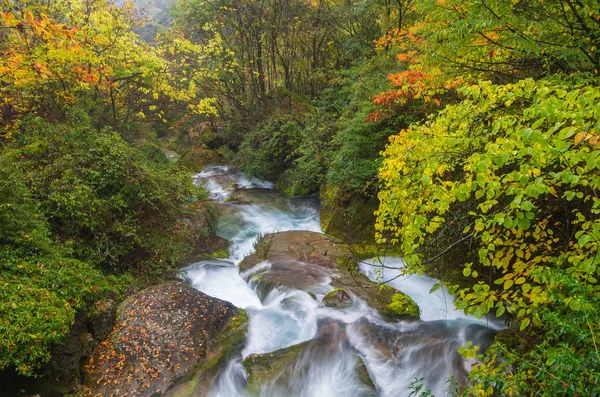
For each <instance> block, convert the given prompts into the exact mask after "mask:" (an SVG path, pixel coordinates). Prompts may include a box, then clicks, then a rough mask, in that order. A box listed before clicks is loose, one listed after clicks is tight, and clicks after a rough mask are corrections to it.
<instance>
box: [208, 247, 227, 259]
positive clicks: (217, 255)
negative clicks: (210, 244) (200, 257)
mask: <svg viewBox="0 0 600 397" xmlns="http://www.w3.org/2000/svg"><path fill="white" fill-rule="evenodd" d="M210 257H211V258H213V259H225V258H229V250H228V249H227V248H223V249H220V250H218V251H215V252H212V253H211V254H210Z"/></svg>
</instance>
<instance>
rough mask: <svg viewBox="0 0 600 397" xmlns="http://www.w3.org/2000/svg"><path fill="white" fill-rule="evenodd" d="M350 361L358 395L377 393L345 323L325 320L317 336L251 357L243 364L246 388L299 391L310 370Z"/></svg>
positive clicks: (256, 390) (252, 390) (251, 391)
mask: <svg viewBox="0 0 600 397" xmlns="http://www.w3.org/2000/svg"><path fill="white" fill-rule="evenodd" d="M348 360H353V361H354V362H353V364H354V365H355V368H354V369H355V371H356V373H355V382H356V387H357V394H356V395H357V396H375V395H376V387H375V384H374V383H373V381H372V379H371V378H370V376H369V373H368V370H367V368H366V365H365V364H364V362H363V360H362V358H361V357H360V356H359V355H358V353H357V352H356V350H354V349H353V348H352V347H351V346H350V344H349V342H348V337H347V334H346V326H345V325H344V324H342V323H339V322H337V321H335V320H324V321H323V322H321V323H320V324H319V330H318V332H317V337H316V338H315V339H312V340H310V341H307V342H303V343H300V344H298V345H295V346H291V347H287V348H284V349H280V350H277V351H274V352H271V353H265V354H252V355H250V356H248V357H247V358H246V359H245V360H244V361H243V363H242V365H243V366H244V368H245V369H246V372H247V374H248V377H247V379H248V383H247V385H246V391H247V392H248V394H249V395H256V394H257V393H259V394H260V393H261V392H264V391H265V390H264V389H265V388H266V389H267V390H269V389H271V388H274V389H276V390H278V391H279V392H280V393H281V392H283V391H284V390H287V391H288V394H289V393H292V394H293V392H298V390H297V385H298V382H301V383H304V382H305V381H309V380H310V375H309V373H310V372H311V371H317V372H318V371H320V370H319V368H323V367H328V366H329V365H332V363H340V362H346V361H348ZM267 394H269V393H268V392H267Z"/></svg>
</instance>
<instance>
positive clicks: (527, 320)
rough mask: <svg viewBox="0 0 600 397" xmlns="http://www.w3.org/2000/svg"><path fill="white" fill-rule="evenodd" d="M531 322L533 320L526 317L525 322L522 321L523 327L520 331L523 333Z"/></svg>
mask: <svg viewBox="0 0 600 397" xmlns="http://www.w3.org/2000/svg"><path fill="white" fill-rule="evenodd" d="M530 322H531V320H530V319H529V317H525V318H524V319H523V320H521V326H520V327H519V331H523V330H524V329H525V328H527V327H528V326H529V323H530Z"/></svg>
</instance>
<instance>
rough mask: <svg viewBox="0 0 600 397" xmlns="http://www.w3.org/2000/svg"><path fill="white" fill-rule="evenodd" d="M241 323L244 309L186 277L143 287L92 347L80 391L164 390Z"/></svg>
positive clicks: (212, 353) (214, 352)
mask: <svg viewBox="0 0 600 397" xmlns="http://www.w3.org/2000/svg"><path fill="white" fill-rule="evenodd" d="M245 326H246V317H245V313H244V312H243V311H242V310H239V309H237V308H235V307H234V306H233V305H231V304H230V303H228V302H224V301H221V300H219V299H216V298H212V297H210V296H208V295H206V294H203V293H202V292H200V291H198V290H196V289H194V288H192V287H190V286H189V285H187V284H185V283H181V282H171V283H167V284H162V285H157V286H154V287H151V288H147V289H145V290H142V291H141V292H139V293H137V294H136V295H133V296H131V297H129V298H128V299H127V300H125V301H124V302H123V303H122V304H121V305H119V307H118V310H117V324H116V326H115V328H114V330H113V331H112V332H111V333H110V335H109V336H108V338H107V339H106V340H104V341H103V342H101V343H100V344H99V345H98V346H97V348H96V349H95V350H94V352H93V353H92V357H91V358H90V361H89V364H88V366H87V368H86V377H85V386H86V387H87V388H88V389H87V390H86V392H85V393H84V394H88V395H101V396H105V397H108V396H115V397H116V396H123V397H124V396H140V397H143V396H153V395H160V394H163V393H165V392H166V391H167V390H168V389H169V388H170V387H172V386H174V385H175V384H176V383H177V382H178V381H180V380H182V379H184V378H185V377H190V376H191V375H190V373H191V372H193V371H192V370H194V369H199V368H201V367H202V366H203V365H204V364H206V363H207V362H212V361H213V360H214V359H215V358H216V357H219V356H220V353H221V351H222V350H223V348H224V347H225V346H227V342H229V341H228V338H230V337H231V335H233V334H234V333H237V334H239V333H240V330H243V329H244V328H245ZM241 334H242V335H243V331H242V332H241Z"/></svg>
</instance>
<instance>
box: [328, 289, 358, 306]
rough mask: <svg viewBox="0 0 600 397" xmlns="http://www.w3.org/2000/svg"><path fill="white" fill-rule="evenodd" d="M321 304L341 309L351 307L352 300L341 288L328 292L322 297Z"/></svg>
mask: <svg viewBox="0 0 600 397" xmlns="http://www.w3.org/2000/svg"><path fill="white" fill-rule="evenodd" d="M323 303H324V304H325V306H327V307H336V308H338V309H343V308H346V307H349V306H352V298H351V297H350V295H348V293H347V292H346V290H344V289H343V288H336V289H332V290H331V291H329V292H328V293H327V294H326V295H325V296H324V297H323Z"/></svg>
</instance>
